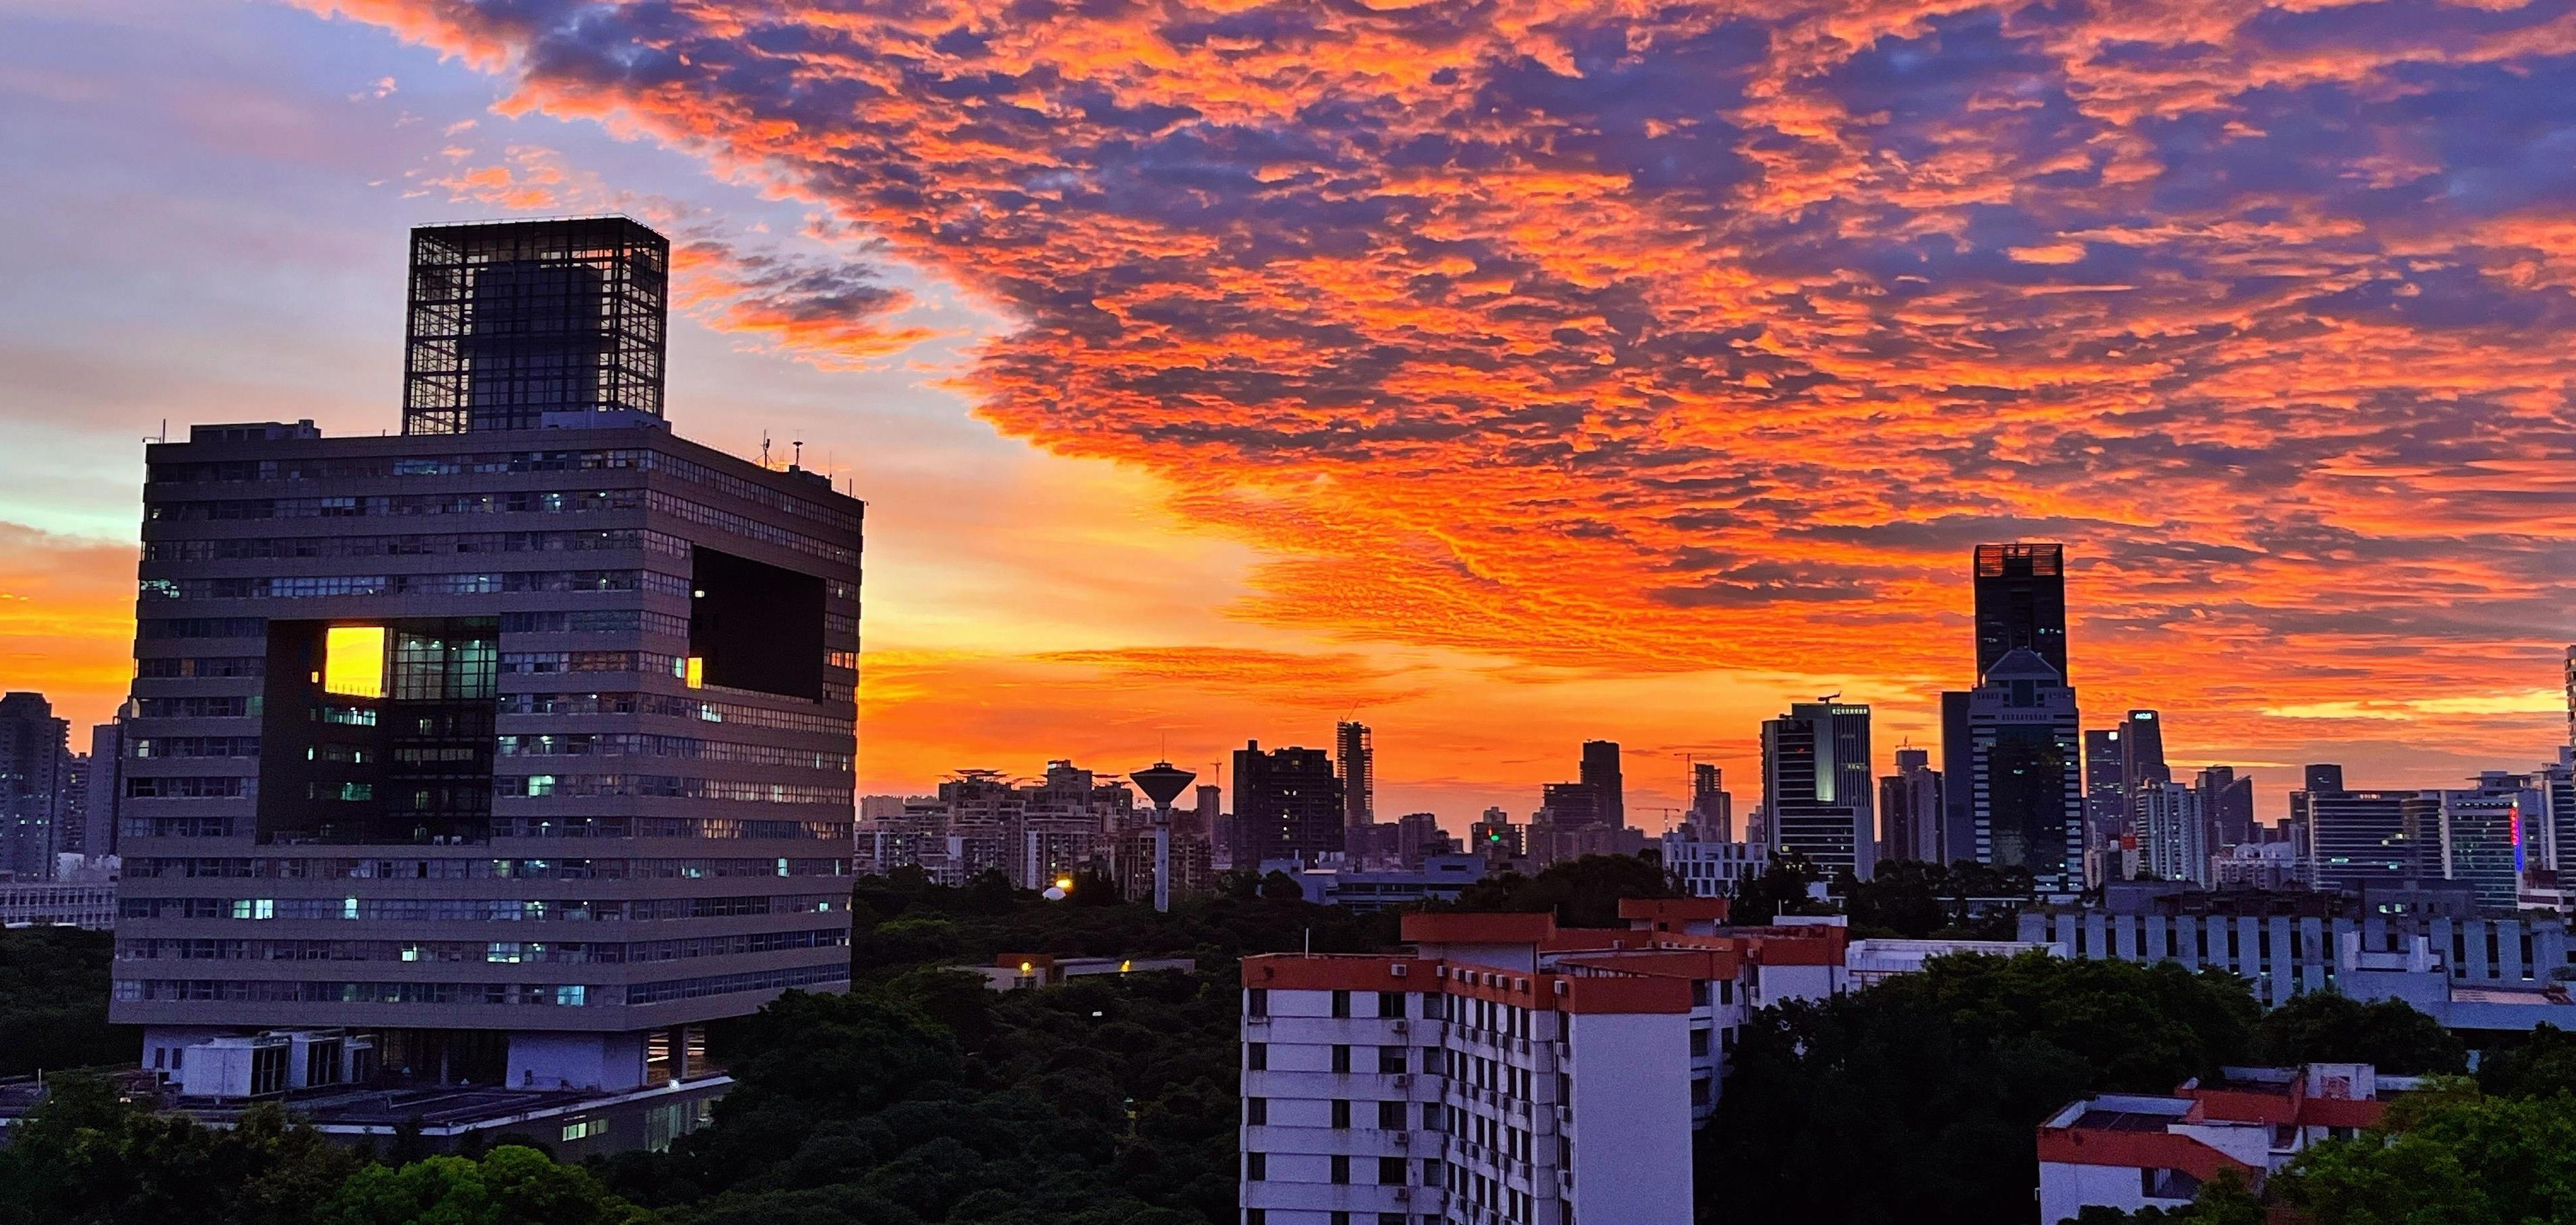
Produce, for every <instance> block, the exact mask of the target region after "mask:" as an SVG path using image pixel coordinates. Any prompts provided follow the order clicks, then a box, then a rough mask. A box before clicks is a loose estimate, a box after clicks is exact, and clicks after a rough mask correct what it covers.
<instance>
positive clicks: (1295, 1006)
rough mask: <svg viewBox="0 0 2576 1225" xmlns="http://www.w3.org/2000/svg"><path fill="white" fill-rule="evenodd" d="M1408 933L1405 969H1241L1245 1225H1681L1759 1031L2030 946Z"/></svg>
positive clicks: (1735, 934) (1806, 926)
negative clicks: (1702, 1127) (1724, 1097)
mask: <svg viewBox="0 0 2576 1225" xmlns="http://www.w3.org/2000/svg"><path fill="white" fill-rule="evenodd" d="M1619 910H1620V915H1621V917H1622V918H1624V919H1626V920H1627V921H1628V923H1629V926H1628V927H1627V928H1626V929H1624V930H1589V929H1586V930H1569V929H1561V928H1559V927H1557V926H1556V923H1555V921H1554V920H1553V918H1552V917H1551V916H1548V915H1545V914H1439V913H1427V914H1408V915H1406V916H1404V919H1403V928H1402V930H1403V936H1404V939H1405V942H1406V944H1407V945H1408V947H1407V948H1405V949H1403V950H1401V951H1398V952H1391V953H1384V954H1371V955H1337V956H1296V955H1277V956H1265V957H1252V958H1247V959H1245V960H1244V962H1243V969H1242V974H1243V987H1244V995H1243V1020H1242V1037H1243V1060H1244V1062H1243V1110H1244V1114H1243V1127H1242V1141H1241V1144H1242V1169H1241V1204H1242V1209H1243V1217H1242V1220H1243V1222H1244V1223H1245V1225H1341V1223H1342V1222H1346V1221H1367V1222H1396V1221H1403V1222H1410V1223H1414V1225H1421V1223H1425V1222H1476V1223H1478V1225H1575V1223H1576V1222H1586V1223H1588V1222H1616V1223H1618V1225H1683V1223H1684V1222H1688V1221H1690V1220H1691V1211H1692V1209H1691V1156H1690V1135H1691V1131H1692V1128H1693V1127H1694V1126H1695V1125H1697V1124H1698V1123H1699V1122H1701V1121H1703V1120H1705V1119H1706V1118H1707V1117H1708V1114H1709V1113H1710V1111H1711V1110H1712V1109H1714V1107H1715V1105H1716V1102H1717V1099H1718V1094H1719V1090H1720V1086H1721V1085H1722V1084H1723V1083H1724V1077H1725V1073H1726V1067H1727V1060H1728V1057H1729V1054H1730V1052H1732V1051H1733V1050H1734V1048H1735V1038H1736V1034H1737V1032H1738V1031H1739V1029H1740V1028H1741V1026H1742V1025H1743V1024H1744V1022H1745V1020H1746V1019H1747V1017H1748V1016H1749V1015H1750V1013H1751V1011H1752V1010H1753V1009H1755V1008H1759V1007H1761V1006H1763V1005H1765V1004H1771V1003H1777V1002H1780V1001H1782V1000H1787V999H1813V998H1821V997H1824V996H1827V995H1831V994H1834V993H1836V992H1839V991H1844V990H1848V989H1850V988H1851V987H1853V986H1855V985H1860V984H1865V983H1867V982H1873V981H1876V980H1877V979H1878V978H1881V977H1884V976H1885V975H1886V974H1889V973H1897V972H1903V971H1904V970H1906V969H1909V968H1916V967H1919V966H1920V965H1921V964H1922V962H1923V961H1924V960H1925V959H1927V958H1928V957H1930V956H1933V955H1936V954H1937V953H1939V952H1998V953H2010V952H2023V951H2030V950H2029V948H2028V946H2023V945H2017V944H2009V943H1992V944H1971V943H1958V942H1948V941H1860V942H1853V941H1851V940H1849V939H1848V932H1847V929H1846V928H1844V927H1843V926H1842V924H1841V922H1840V920H1839V919H1838V918H1833V919H1819V920H1807V921H1797V920H1784V921H1783V922H1781V923H1778V924H1775V925H1772V926H1766V927H1760V928H1730V927H1726V926H1724V925H1723V924H1724V921H1725V917H1726V910H1727V903H1726V901H1725V900H1724V899H1714V898H1673V899H1632V900H1628V901H1623V902H1621V903H1620V907H1619Z"/></svg>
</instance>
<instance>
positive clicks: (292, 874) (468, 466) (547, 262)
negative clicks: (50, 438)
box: [111, 218, 864, 1144]
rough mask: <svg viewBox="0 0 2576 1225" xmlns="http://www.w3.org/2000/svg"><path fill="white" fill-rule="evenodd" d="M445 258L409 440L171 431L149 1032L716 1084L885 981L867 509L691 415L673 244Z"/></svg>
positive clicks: (134, 908) (158, 665)
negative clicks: (672, 402) (863, 679)
mask: <svg viewBox="0 0 2576 1225" xmlns="http://www.w3.org/2000/svg"><path fill="white" fill-rule="evenodd" d="M413 250H414V252H415V255H416V257H418V258H419V259H421V260H422V261H423V262H422V263H420V264H419V266H416V267H415V268H414V270H413V318H412V323H411V329H412V338H413V341H414V348H413V352H412V358H411V362H412V365H411V376H412V377H411V378H410V379H409V380H408V382H407V391H406V403H405V408H404V426H405V430H404V432H403V433H402V434H399V435H390V436H387V435H376V434H368V435H359V436H353V437H337V438H332V437H324V436H323V435H322V433H321V432H320V431H318V430H316V429H315V428H313V426H312V424H311V423H310V422H298V423H278V422H259V423H249V424H237V425H205V426H198V427H196V428H195V429H193V430H191V431H190V433H189V436H188V440H187V441H185V442H176V443H165V444H159V445H155V446H153V447H151V448H149V449H148V451H147V454H146V462H147V465H148V466H147V471H146V476H145V485H144V522H143V531H142V535H143V560H142V568H141V580H142V581H141V592H140V599H139V601H138V609H137V613H138V616H137V621H138V625H137V634H136V638H135V651H134V653H135V661H136V679H135V681H134V692H133V706H132V708H131V710H132V717H130V718H128V719H126V720H125V721H124V723H123V728H122V731H121V733H120V736H119V738H118V739H119V740H120V741H121V745H122V750H123V751H124V753H125V754H126V757H125V760H124V762H123V769H122V771H121V772H118V773H117V774H116V775H113V776H114V777H119V778H120V781H121V783H122V793H121V795H120V796H119V797H118V800H119V803H120V805H121V807H120V808H119V810H118V820H119V822H120V824H121V827H122V830H121V837H120V839H119V845H118V849H119V851H120V852H121V853H122V854H123V855H124V857H125V871H124V877H123V881H122V884H121V890H120V896H121V902H122V914H123V917H122V919H121V921H120V923H119V926H118V930H117V961H116V975H115V996H114V1002H113V1003H112V1005H111V1016H112V1018H113V1019H114V1020H115V1021H117V1022H119V1023H123V1024H133V1025H140V1026H143V1027H145V1029H144V1032H145V1039H144V1041H145V1049H146V1055H145V1066H147V1067H151V1068H157V1069H160V1070H162V1071H165V1072H172V1073H177V1072H178V1071H179V1069H180V1067H181V1064H182V1062H183V1061H184V1062H185V1064H186V1067H187V1068H189V1069H198V1068H200V1065H201V1064H203V1063H205V1062H206V1061H208V1060H215V1059H218V1058H230V1057H231V1055H230V1054H229V1053H228V1052H231V1051H233V1049H234V1047H233V1046H228V1045H225V1044H227V1043H230V1044H235V1045H238V1044H240V1043H245V1042H247V1043H249V1044H250V1047H257V1046H258V1044H259V1042H260V1041H261V1040H259V1039H252V1038H247V1037H244V1035H248V1034H251V1033H253V1032H255V1031H262V1030H284V1029H297V1030H299V1031H303V1030H308V1029H309V1030H310V1031H312V1032H314V1033H321V1032H323V1031H324V1030H333V1031H341V1032H340V1033H339V1036H336V1037H333V1038H331V1039H329V1041H330V1042H332V1043H334V1044H336V1045H334V1046H332V1048H331V1049H332V1050H333V1051H334V1052H335V1054H334V1055H333V1056H332V1061H331V1062H330V1063H329V1064H327V1065H313V1067H312V1069H311V1071H310V1077H311V1081H312V1083H317V1084H319V1083H331V1082H332V1081H334V1080H336V1079H343V1078H351V1077H355V1076H357V1075H359V1074H361V1071H362V1068H363V1067H364V1066H365V1064H367V1063H368V1062H379V1063H381V1066H383V1067H384V1068H386V1069H389V1070H390V1069H403V1068H407V1069H409V1070H410V1072H411V1074H412V1075H414V1076H415V1077H423V1078H429V1079H437V1080H470V1081H472V1082H473V1083H475V1084H478V1085H495V1084H502V1085H507V1086H509V1087H512V1088H555V1087H567V1088H587V1089H601V1090H610V1091H622V1090H641V1089H645V1088H648V1087H652V1086H656V1085H659V1084H662V1083H665V1082H670V1081H687V1080H689V1079H691V1073H692V1069H691V1067H690V1065H689V1054H688V1053H689V1052H690V1051H691V1050H692V1049H693V1048H696V1047H697V1046H698V1044H699V1043H700V1041H701V1038H700V1036H699V1034H700V1023H701V1022H705V1021H709V1020H713V1019H716V1018H720V1017H729V1016H738V1015H741V1014H744V1013H748V1012H751V1011H753V1010H754V1009H757V1008H758V1007H759V1006H760V1005H761V1004H762V1003H764V1002H766V1001H768V1000H769V999H771V998H773V997H775V996H776V995H777V994H778V993H779V992H780V991H782V990H785V989H788V988H805V989H809V990H827V989H835V988H837V987H838V986H839V985H840V984H842V983H843V982H845V981H847V979H848V976H849V963H848V956H849V954H848V950H847V945H848V941H849V918H848V915H847V911H848V905H849V903H848V896H849V879H848V873H849V857H850V851H851V848H850V836H851V828H852V817H853V815H854V814H853V811H852V794H851V788H852V783H853V779H854V775H853V769H852V767H853V755H854V752H855V749H856V733H855V724H856V718H857V702H856V691H857V683H858V647H859V632H858V631H859V555H860V520H861V514H862V512H863V510H864V507H863V506H862V505H861V503H859V502H858V501H857V500H856V499H854V498H851V497H848V496H845V495H843V494H841V493H838V492H836V491H834V490H833V488H832V486H831V482H830V481H829V480H827V479H826V478H824V477H823V476H821V475H819V474H816V473H811V472H805V471H801V470H798V469H795V468H790V469H788V470H787V471H783V472H781V471H775V470H772V469H769V468H766V467H763V466H761V465H758V464H754V463H751V462H749V461H746V460H741V459H737V458H734V457H732V456H730V455H726V454H724V453H722V452H719V451H716V450H713V449H711V448H708V447H704V446H700V445H697V444H695V443H691V442H688V441H685V440H683V439H680V438H678V437H676V436H674V435H673V434H672V432H671V431H670V429H669V428H668V426H667V425H665V424H664V423H663V421H662V420H661V417H660V415H659V412H660V405H661V367H660V335H661V326H662V310H663V290H662V267H663V264H664V262H665V260H666V257H667V251H668V245H667V244H666V243H664V242H663V240H662V239H661V237H660V236H659V235H656V234H653V233H652V232H651V231H650V230H646V229H644V228H643V227H642V226H639V225H636V224H635V223H634V222H631V221H627V220H625V219H623V218H605V219H595V220H591V221H580V222H533V223H509V224H496V225H489V226H465V227H454V226H443V227H434V228H431V229H426V230H422V231H418V232H416V233H415V234H414V236H413ZM424 338H428V339H429V340H430V341H434V343H427V344H426V347H424V343H425V340H424ZM646 350H649V353H648V352H646ZM648 359H649V360H648ZM316 1040H317V1041H320V1039H316ZM209 1043H214V1044H216V1046H215V1048H208V1046H207V1044H209ZM250 1047H243V1048H242V1053H247V1054H249V1055H251V1056H252V1057H253V1058H254V1059H256V1058H259V1056H258V1054H257V1051H256V1050H251V1049H250ZM209 1049H213V1050H214V1053H212V1054H209V1053H207V1052H208V1050H209ZM261 1049H265V1048H261ZM362 1052H363V1053H364V1057H363V1058H362V1057H361V1055H362ZM302 1058H303V1057H302V1056H300V1055H299V1056H298V1059H299V1061H300V1060H302ZM254 1066H256V1064H254ZM297 1066H298V1067H303V1066H305V1065H304V1064H302V1063H301V1062H299V1064H298V1065H297ZM185 1074H186V1075H188V1076H190V1077H192V1078H193V1077H194V1076H195V1075H196V1072H195V1071H194V1070H191V1071H189V1072H187V1073H185ZM296 1075H298V1076H304V1075H306V1073H304V1072H298V1073H297V1074H296ZM642 1142H643V1141H641V1140H640V1139H636V1138H633V1137H629V1138H628V1140H627V1143H629V1144H640V1143H642Z"/></svg>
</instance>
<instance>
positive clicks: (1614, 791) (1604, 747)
mask: <svg viewBox="0 0 2576 1225" xmlns="http://www.w3.org/2000/svg"><path fill="white" fill-rule="evenodd" d="M1579 777H1580V778H1582V780H1583V783H1584V785H1585V786H1587V787H1590V788H1592V795H1593V802H1594V808H1593V819H1594V820H1595V821H1597V822H1599V823H1600V824H1602V825H1605V826H1608V827H1609V828H1611V829H1617V828H1619V827H1620V826H1622V825H1626V824H1627V823H1628V799H1627V788H1626V786H1625V784H1623V783H1622V782H1621V781H1620V777H1619V744H1618V742H1617V741H1615V740H1586V741H1584V742H1583V772H1582V774H1581V775H1579Z"/></svg>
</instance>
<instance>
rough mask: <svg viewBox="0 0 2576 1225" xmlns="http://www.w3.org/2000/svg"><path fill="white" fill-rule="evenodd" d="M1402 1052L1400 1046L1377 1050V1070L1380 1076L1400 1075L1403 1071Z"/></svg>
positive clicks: (1403, 1049) (1382, 1047)
mask: <svg viewBox="0 0 2576 1225" xmlns="http://www.w3.org/2000/svg"><path fill="white" fill-rule="evenodd" d="M1404 1051H1405V1048H1403V1047H1400V1046H1381V1047H1379V1048H1377V1070H1378V1072H1379V1073H1380V1074H1382V1075H1400V1074H1402V1073H1403V1071H1404V1062H1405V1061H1404Z"/></svg>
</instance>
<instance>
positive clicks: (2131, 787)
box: [2120, 710, 2173, 823]
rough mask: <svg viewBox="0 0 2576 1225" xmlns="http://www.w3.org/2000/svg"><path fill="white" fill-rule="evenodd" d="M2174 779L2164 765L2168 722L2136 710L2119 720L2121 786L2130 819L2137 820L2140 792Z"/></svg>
mask: <svg viewBox="0 0 2576 1225" xmlns="http://www.w3.org/2000/svg"><path fill="white" fill-rule="evenodd" d="M2172 781H2173V769H2172V768H2171V767H2169V766H2167V765H2166V764H2165V725H2164V720H2163V719H2161V718H2159V717H2158V716H2157V714H2156V712H2154V711H2152V710H2133V711H2130V712H2129V713H2128V716H2127V717H2126V718H2123V719H2122V720H2120V789H2121V791H2122V792H2123V793H2124V794H2126V795H2127V796H2128V797H2129V818H2130V820H2131V822H2132V823H2134V822H2135V821H2136V820H2137V814H2138V801H2137V797H2138V795H2139V793H2140V792H2143V791H2145V790H2146V789H2147V788H2149V787H2152V786H2154V785H2156V784H2158V783H2170V782H2172Z"/></svg>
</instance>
